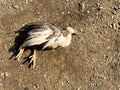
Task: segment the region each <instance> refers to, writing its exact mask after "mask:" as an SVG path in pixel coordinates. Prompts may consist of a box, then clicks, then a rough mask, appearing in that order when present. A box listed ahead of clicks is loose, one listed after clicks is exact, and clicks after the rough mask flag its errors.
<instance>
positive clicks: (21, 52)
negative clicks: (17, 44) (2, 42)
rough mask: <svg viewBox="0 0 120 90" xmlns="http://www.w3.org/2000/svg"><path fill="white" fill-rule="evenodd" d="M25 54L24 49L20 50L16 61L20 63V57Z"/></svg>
mask: <svg viewBox="0 0 120 90" xmlns="http://www.w3.org/2000/svg"><path fill="white" fill-rule="evenodd" d="M23 52H24V49H20V51H19V53H18V54H17V55H16V57H15V59H17V60H18V61H20V57H21V56H22V54H23Z"/></svg>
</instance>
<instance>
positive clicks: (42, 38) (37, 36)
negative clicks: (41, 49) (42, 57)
mask: <svg viewBox="0 0 120 90" xmlns="http://www.w3.org/2000/svg"><path fill="white" fill-rule="evenodd" d="M52 33H53V31H50V30H44V31H42V32H30V33H29V36H28V38H27V39H26V41H25V42H24V43H23V45H22V47H28V46H34V45H40V44H42V43H45V42H47V41H48V39H47V37H49V36H50V35H51V34H52Z"/></svg>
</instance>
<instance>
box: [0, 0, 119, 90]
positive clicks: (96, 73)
mask: <svg viewBox="0 0 120 90" xmlns="http://www.w3.org/2000/svg"><path fill="white" fill-rule="evenodd" d="M36 21H46V22H50V23H54V24H55V25H56V26H57V27H59V28H60V29H61V31H62V28H65V27H67V26H71V27H73V28H74V29H76V30H77V31H79V32H80V35H78V36H74V37H73V39H72V43H71V45H70V46H69V47H67V48H58V49H56V50H49V51H45V52H43V53H41V51H38V53H37V66H36V68H35V69H32V68H28V62H26V63H25V64H22V63H23V62H24V59H23V58H24V57H25V56H26V55H27V54H28V53H29V51H26V52H25V54H24V56H23V57H22V58H21V62H17V61H16V60H14V57H13V58H12V59H9V58H10V57H11V55H12V52H9V49H10V48H11V47H12V46H13V45H14V43H15V42H14V41H15V37H16V36H17V35H16V34H15V31H17V30H19V29H20V28H21V27H23V26H24V25H25V24H27V23H30V22H36ZM0 90H120V1H119V0H0Z"/></svg>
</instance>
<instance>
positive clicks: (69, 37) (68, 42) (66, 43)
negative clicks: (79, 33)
mask: <svg viewBox="0 0 120 90" xmlns="http://www.w3.org/2000/svg"><path fill="white" fill-rule="evenodd" d="M71 39H72V34H71V33H68V35H67V36H66V37H64V41H63V43H64V44H63V45H62V47H67V46H69V45H70V43H71Z"/></svg>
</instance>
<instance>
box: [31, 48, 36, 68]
mask: <svg viewBox="0 0 120 90" xmlns="http://www.w3.org/2000/svg"><path fill="white" fill-rule="evenodd" d="M29 58H31V60H30V64H31V63H33V68H35V66H36V49H34V51H33V55H31V56H29Z"/></svg>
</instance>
